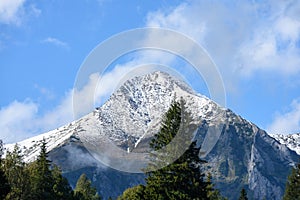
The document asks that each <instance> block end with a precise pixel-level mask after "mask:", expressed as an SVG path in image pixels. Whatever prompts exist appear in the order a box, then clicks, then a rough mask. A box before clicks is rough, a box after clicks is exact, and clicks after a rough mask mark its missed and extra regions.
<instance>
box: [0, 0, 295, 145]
mask: <svg viewBox="0 0 300 200" xmlns="http://www.w3.org/2000/svg"><path fill="white" fill-rule="evenodd" d="M299 13H300V3H299V1H297V0H296V1H289V0H287V1H275V0H274V1H271V0H270V1H196V0H195V1H150V0H145V1H142V0H133V1H116V0H81V1H64V0H62V1H54V0H48V1H36V0H0V91H1V98H0V130H1V132H0V138H2V139H3V140H4V142H16V141H19V140H21V139H24V138H27V137H30V136H33V135H36V134H39V133H42V132H45V131H48V130H51V129H53V128H57V127H58V126H61V125H63V124H65V123H68V122H70V121H72V120H73V115H72V91H73V90H72V88H73V86H74V81H75V79H76V74H77V72H78V70H79V68H80V66H81V64H82V63H83V61H84V59H85V58H86V57H87V56H88V55H89V53H90V52H91V51H92V49H94V48H95V47H96V46H97V45H98V44H99V43H101V42H103V41H104V40H106V39H108V38H109V37H111V36H113V35H115V34H118V33H120V32H122V31H126V30H129V29H134V28H142V27H161V28H168V29H172V30H176V31H178V32H180V33H183V34H185V35H187V36H189V37H190V38H192V39H193V40H195V41H196V42H197V43H199V45H201V46H202V47H204V48H205V49H206V51H207V52H208V54H209V55H210V57H211V58H212V60H213V61H214V62H215V64H216V66H217V67H218V70H219V71H220V73H221V76H222V78H223V81H224V86H225V88H226V96H227V107H228V108H230V109H231V110H233V111H234V112H236V113H237V114H239V115H241V116H243V117H244V118H246V119H248V120H249V121H252V122H254V123H255V124H257V125H258V126H260V127H261V128H263V129H265V130H268V132H270V133H293V132H300V79H299V75H300V14H299ZM133 57H134V55H133ZM150 57H155V54H154V55H152V56H150ZM133 59H134V58H133ZM123 61H124V60H123ZM175 61H176V60H175ZM177 61H178V59H177ZM114 63H115V64H116V65H117V67H116V68H114V66H112V68H111V70H110V73H109V74H108V75H107V77H106V78H104V81H107V82H106V83H107V85H108V86H109V85H110V83H111V81H112V80H114V78H115V77H117V76H119V75H120V73H121V72H122V69H121V68H122V67H123V68H124V69H123V71H126V70H125V69H126V67H128V66H129V65H131V64H133V63H134V62H128V63H126V64H124V63H122V65H121V64H119V65H118V62H114ZM173 64H174V66H177V65H178V64H180V62H179V63H176V62H175V63H174V61H173ZM98 78H99V77H98V76H93V77H91V81H97V80H98ZM201 88H202V89H201ZM110 91H111V88H108V87H105V88H104V89H103V91H102V92H103V94H106V95H107V94H109V92H110ZM198 92H201V93H204V94H206V95H207V89H205V88H203V87H200V88H199V89H198Z"/></svg>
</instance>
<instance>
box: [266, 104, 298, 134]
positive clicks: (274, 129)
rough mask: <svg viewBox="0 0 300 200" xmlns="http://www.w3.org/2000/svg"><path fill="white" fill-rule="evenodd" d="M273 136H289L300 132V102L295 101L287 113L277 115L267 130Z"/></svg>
mask: <svg viewBox="0 0 300 200" xmlns="http://www.w3.org/2000/svg"><path fill="white" fill-rule="evenodd" d="M267 131H268V133H271V134H277V133H278V134H289V133H299V132H300V100H293V102H292V103H291V105H290V108H289V110H288V111H287V112H284V113H276V115H275V118H274V120H273V122H272V123H271V124H270V125H269V126H268V128H267Z"/></svg>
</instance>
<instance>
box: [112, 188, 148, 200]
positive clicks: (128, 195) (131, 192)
mask: <svg viewBox="0 0 300 200" xmlns="http://www.w3.org/2000/svg"><path fill="white" fill-rule="evenodd" d="M144 196H145V186H143V185H137V186H135V187H132V188H128V189H127V190H125V191H124V192H123V194H122V196H120V197H119V198H118V200H143V199H145V197H144Z"/></svg>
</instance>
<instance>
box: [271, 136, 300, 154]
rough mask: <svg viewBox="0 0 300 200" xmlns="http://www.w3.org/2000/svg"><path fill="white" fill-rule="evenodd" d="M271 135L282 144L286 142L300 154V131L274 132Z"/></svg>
mask: <svg viewBox="0 0 300 200" xmlns="http://www.w3.org/2000/svg"><path fill="white" fill-rule="evenodd" d="M271 136H272V137H273V138H275V140H277V141H278V142H280V143H281V144H285V145H286V146H287V147H288V148H289V149H291V150H293V151H295V152H296V153H297V154H298V155H300V133H295V134H288V135H283V134H272V135H271Z"/></svg>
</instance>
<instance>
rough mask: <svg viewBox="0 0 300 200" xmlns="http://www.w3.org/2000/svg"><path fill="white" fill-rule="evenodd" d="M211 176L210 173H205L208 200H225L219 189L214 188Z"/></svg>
mask: <svg viewBox="0 0 300 200" xmlns="http://www.w3.org/2000/svg"><path fill="white" fill-rule="evenodd" d="M211 179H212V177H211V174H210V173H208V175H207V180H206V182H207V186H206V189H207V197H208V199H209V200H226V198H224V197H222V196H221V194H220V191H219V190H217V189H214V184H213V183H212V180H211Z"/></svg>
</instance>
